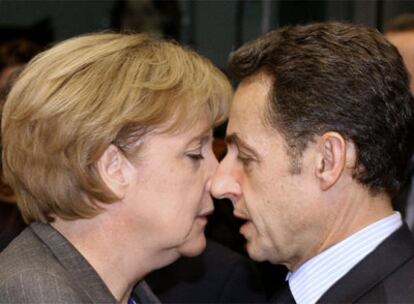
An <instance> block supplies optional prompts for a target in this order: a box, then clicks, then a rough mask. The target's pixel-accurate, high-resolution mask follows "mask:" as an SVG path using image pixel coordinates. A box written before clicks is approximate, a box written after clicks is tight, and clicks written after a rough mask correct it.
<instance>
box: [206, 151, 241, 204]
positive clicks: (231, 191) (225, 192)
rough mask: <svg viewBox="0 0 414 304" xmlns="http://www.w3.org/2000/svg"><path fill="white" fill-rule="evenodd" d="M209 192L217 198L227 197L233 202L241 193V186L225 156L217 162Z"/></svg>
mask: <svg viewBox="0 0 414 304" xmlns="http://www.w3.org/2000/svg"><path fill="white" fill-rule="evenodd" d="M210 191H211V194H212V195H213V196H214V197H215V198H218V199H223V198H228V199H230V200H231V201H233V202H235V201H236V200H237V199H238V198H239V197H240V195H241V187H240V184H239V181H238V180H237V178H236V176H235V174H234V172H233V171H232V168H231V166H230V164H229V163H228V162H227V160H226V158H224V159H223V160H222V162H221V163H220V164H219V166H218V168H217V170H216V173H215V174H214V176H213V179H212V182H211V190H210Z"/></svg>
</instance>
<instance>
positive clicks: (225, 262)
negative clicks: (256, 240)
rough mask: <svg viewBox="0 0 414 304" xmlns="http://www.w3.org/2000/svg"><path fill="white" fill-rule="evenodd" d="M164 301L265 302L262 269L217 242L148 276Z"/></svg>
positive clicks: (152, 286)
mask: <svg viewBox="0 0 414 304" xmlns="http://www.w3.org/2000/svg"><path fill="white" fill-rule="evenodd" d="M145 280H146V281H147V283H148V284H149V285H150V286H151V289H152V290H153V291H154V293H155V294H156V295H157V296H158V298H159V299H160V300H161V302H163V303H263V302H266V298H265V295H264V291H263V288H262V285H261V283H260V278H259V275H258V272H257V270H256V268H255V265H254V263H252V262H251V261H250V260H248V259H247V258H245V257H243V256H241V255H240V254H238V253H236V252H234V251H232V250H230V249H228V248H227V247H224V246H222V245H220V244H218V243H216V242H213V241H208V243H207V248H206V250H205V252H204V253H203V254H202V255H200V256H198V257H194V258H185V257H184V258H181V259H179V260H178V261H176V262H175V263H173V264H171V265H169V266H167V267H165V268H163V269H160V270H158V271H156V272H153V273H151V274H150V275H149V276H148V277H146V278H145Z"/></svg>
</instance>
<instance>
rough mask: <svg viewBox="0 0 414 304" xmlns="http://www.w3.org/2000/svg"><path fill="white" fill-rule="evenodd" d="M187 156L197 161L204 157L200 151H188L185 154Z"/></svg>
mask: <svg viewBox="0 0 414 304" xmlns="http://www.w3.org/2000/svg"><path fill="white" fill-rule="evenodd" d="M187 156H188V157H189V158H191V159H192V160H194V161H199V160H202V159H204V156H203V155H202V154H201V153H196V154H193V153H189V154H187Z"/></svg>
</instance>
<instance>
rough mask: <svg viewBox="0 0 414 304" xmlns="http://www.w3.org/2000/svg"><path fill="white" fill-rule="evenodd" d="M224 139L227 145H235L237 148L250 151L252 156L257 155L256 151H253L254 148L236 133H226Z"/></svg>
mask: <svg viewBox="0 0 414 304" xmlns="http://www.w3.org/2000/svg"><path fill="white" fill-rule="evenodd" d="M224 141H225V142H226V144H227V145H235V146H236V147H237V149H238V150H240V149H243V150H247V151H248V152H250V153H252V154H253V156H255V157H257V153H256V152H255V150H254V149H253V148H252V147H250V146H249V145H248V144H247V143H246V142H245V141H243V139H241V138H240V136H239V135H238V134H237V133H232V134H230V135H227V136H226V138H225V139H224Z"/></svg>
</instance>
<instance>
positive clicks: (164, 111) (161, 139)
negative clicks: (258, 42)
mask: <svg viewBox="0 0 414 304" xmlns="http://www.w3.org/2000/svg"><path fill="white" fill-rule="evenodd" d="M231 94H232V91H231V87H230V85H229V83H228V81H227V79H226V77H225V76H224V75H223V74H222V73H221V72H220V71H219V70H218V69H216V68H215V67H214V66H213V65H212V64H211V63H210V62H209V61H207V60H206V59H203V58H202V57H200V56H199V55H197V54H196V53H194V52H192V51H190V50H188V49H185V48H183V47H181V46H179V45H177V44H174V43H171V42H165V41H161V40H157V39H154V38H151V37H149V36H147V35H125V34H94V35H86V36H82V37H77V38H73V39H70V40H67V41H64V42H62V43H60V44H58V45H56V46H55V47H53V48H51V49H50V50H48V51H46V52H44V53H41V54H40V55H39V56H37V57H36V58H35V59H33V60H32V61H31V62H30V63H29V64H28V66H27V67H26V69H25V71H24V72H23V73H22V74H21V76H20V77H19V79H18V81H17V82H16V84H15V85H14V86H13V88H12V90H11V92H10V94H9V95H8V99H7V101H6V104H5V107H4V111H3V121H2V140H3V170H4V173H5V176H6V179H7V181H8V182H9V184H10V185H11V187H12V189H13V190H14V192H15V195H16V200H17V204H18V205H19V208H20V210H21V212H22V216H23V219H24V220H25V221H26V223H28V224H29V227H28V228H26V229H25V230H24V231H23V232H22V233H21V234H20V235H19V236H18V237H17V238H16V239H15V240H14V241H13V242H12V243H11V244H9V246H8V247H7V248H6V249H5V250H4V251H3V252H2V253H1V254H0V268H1V269H2V271H1V274H0V302H1V303H35V302H36V303H40V302H42V303H43V302H53V303H61V302H64V303H68V302H71V303H75V302H76V303H78V302H88V303H102V302H106V303H116V302H122V303H126V302H127V301H128V300H129V296H130V293H131V291H132V288H133V286H134V285H135V284H136V283H137V282H139V281H141V282H140V283H139V285H138V287H137V288H135V295H136V296H137V298H138V299H137V300H138V301H139V302H144V303H148V302H151V303H153V302H157V301H158V299H157V298H156V297H155V295H154V294H153V293H152V292H151V290H150V289H149V288H148V286H147V285H146V284H145V282H143V281H142V279H143V278H144V276H145V275H147V274H148V273H149V272H151V271H152V270H154V269H157V268H160V267H163V266H165V265H167V264H170V263H172V262H173V261H175V260H176V259H177V258H179V257H180V256H195V255H197V254H200V253H201V252H202V250H203V249H204V248H205V244H206V240H205V237H204V227H205V225H206V223H207V216H208V215H209V214H211V213H212V212H213V202H212V199H211V197H210V194H209V189H210V178H211V176H212V174H213V172H214V170H215V168H216V166H217V160H216V158H215V156H214V154H213V152H212V149H211V142H212V129H211V128H212V126H213V125H215V124H217V123H218V122H220V121H222V120H223V119H224V118H225V117H226V114H227V108H228V102H229V99H230V97H231ZM34 282H36V283H35V284H34Z"/></svg>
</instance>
